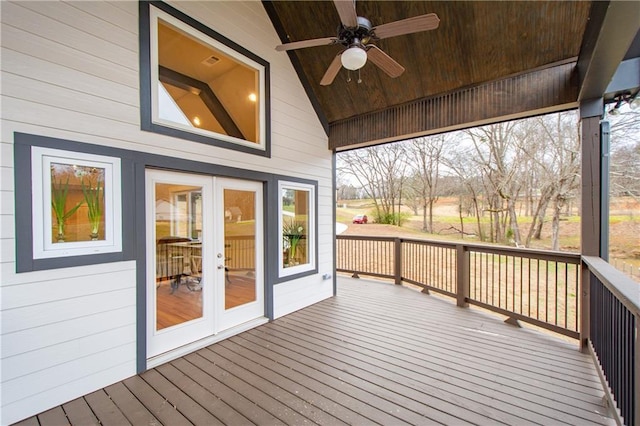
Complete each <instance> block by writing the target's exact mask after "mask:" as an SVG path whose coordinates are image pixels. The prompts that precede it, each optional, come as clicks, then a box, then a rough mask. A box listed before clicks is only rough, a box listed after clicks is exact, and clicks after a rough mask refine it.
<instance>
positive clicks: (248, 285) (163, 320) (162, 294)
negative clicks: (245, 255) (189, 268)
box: [156, 271, 256, 330]
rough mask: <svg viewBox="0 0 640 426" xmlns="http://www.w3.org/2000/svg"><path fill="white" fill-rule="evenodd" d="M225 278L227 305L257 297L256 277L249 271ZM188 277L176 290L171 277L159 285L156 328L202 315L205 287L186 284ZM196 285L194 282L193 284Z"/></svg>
mask: <svg viewBox="0 0 640 426" xmlns="http://www.w3.org/2000/svg"><path fill="white" fill-rule="evenodd" d="M227 278H228V280H227V281H226V282H225V287H224V291H225V309H231V308H233V307H236V306H240V305H244V304H245V303H249V302H252V301H254V300H256V290H255V279H254V278H253V277H251V276H249V275H247V272H246V271H231V272H229V274H228V275H227ZM187 279H188V277H183V278H182V284H181V285H179V286H178V288H177V289H176V290H175V291H173V290H172V288H171V281H170V280H163V281H161V282H160V286H159V287H158V288H157V289H156V294H157V300H156V304H157V311H156V312H157V316H156V329H157V330H162V329H163V328H166V327H171V326H173V325H176V324H181V323H183V322H186V321H190V320H193V319H196V318H200V317H201V316H202V291H200V290H196V291H192V290H191V289H189V286H188V285H187V284H186V282H187ZM192 287H193V286H192Z"/></svg>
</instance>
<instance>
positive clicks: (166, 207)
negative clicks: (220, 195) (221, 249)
mask: <svg viewBox="0 0 640 426" xmlns="http://www.w3.org/2000/svg"><path fill="white" fill-rule="evenodd" d="M155 216H156V217H155V238H156V330H162V329H164V328H167V327H171V326H175V325H178V324H182V323H184V322H187V321H191V320H194V319H196V318H201V317H202V315H203V311H202V283H201V280H202V241H201V236H202V187H198V186H188V185H175V184H166V183H157V184H156V185H155Z"/></svg>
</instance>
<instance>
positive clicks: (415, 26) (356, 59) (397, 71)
mask: <svg viewBox="0 0 640 426" xmlns="http://www.w3.org/2000/svg"><path fill="white" fill-rule="evenodd" d="M333 3H334V5H335V7H336V9H337V11H338V15H339V16H340V21H341V24H340V26H339V27H338V34H337V36H336V37H324V38H316V39H311V40H302V41H294V42H291V43H285V44H281V45H279V46H277V47H276V50H277V51H284V50H294V49H302V48H305V47H315V46H327V45H333V44H340V45H342V46H344V47H345V48H346V49H345V50H343V51H341V52H340V53H338V54H337V55H336V57H335V58H334V59H333V61H332V62H331V64H330V65H329V68H328V69H327V71H326V72H325V74H324V76H323V77H322V80H320V85H322V86H328V85H330V84H331V83H333V80H334V79H335V78H336V76H337V75H338V72H339V71H340V68H341V66H343V67H345V68H347V69H349V70H358V69H360V68H362V67H363V66H364V64H365V63H366V62H367V59H369V60H370V61H371V62H373V63H374V64H375V65H376V66H377V67H378V68H380V69H381V70H382V71H384V72H385V73H386V74H387V75H389V77H392V78H396V77H399V76H400V75H401V74H402V73H403V72H404V67H403V66H402V65H400V64H399V63H397V62H396V61H395V60H394V59H393V58H391V57H390V56H389V55H387V54H386V53H384V52H383V51H382V50H381V49H379V48H378V47H377V46H376V45H374V44H371V43H372V42H374V41H377V40H382V39H384V38H389V37H396V36H400V35H404V34H411V33H417V32H421V31H429V30H435V29H436V28H438V25H439V23H440V18H438V15H436V14H435V13H427V14H426V15H419V16H414V17H412V18H407V19H401V20H399V21H394V22H389V23H387V24H382V25H378V26H375V27H374V26H372V25H371V22H370V21H369V20H368V19H367V18H364V17H362V16H358V15H357V13H356V4H355V0H333Z"/></svg>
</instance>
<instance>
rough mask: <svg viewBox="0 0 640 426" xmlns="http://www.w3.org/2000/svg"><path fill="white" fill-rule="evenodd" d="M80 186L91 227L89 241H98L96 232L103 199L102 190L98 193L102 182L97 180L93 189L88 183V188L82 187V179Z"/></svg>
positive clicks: (98, 227) (100, 217)
mask: <svg viewBox="0 0 640 426" xmlns="http://www.w3.org/2000/svg"><path fill="white" fill-rule="evenodd" d="M80 184H81V185H82V194H84V201H85V202H86V203H87V217H88V219H89V225H90V226H91V235H90V237H91V240H92V241H95V240H97V239H98V231H99V230H100V220H101V219H102V199H103V197H104V189H103V191H102V192H100V186H101V185H102V181H101V180H100V179H99V178H98V180H97V182H96V186H95V188H93V187H92V186H91V182H89V185H88V186H85V185H84V179H83V180H81V181H80Z"/></svg>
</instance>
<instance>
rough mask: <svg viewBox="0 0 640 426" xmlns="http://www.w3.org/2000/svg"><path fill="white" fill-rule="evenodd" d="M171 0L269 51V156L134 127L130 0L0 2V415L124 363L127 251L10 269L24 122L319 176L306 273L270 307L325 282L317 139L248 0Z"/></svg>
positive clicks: (14, 413)
mask: <svg viewBox="0 0 640 426" xmlns="http://www.w3.org/2000/svg"><path fill="white" fill-rule="evenodd" d="M172 5H173V6H174V7H176V8H178V9H179V10H181V11H183V12H185V13H186V14H188V15H189V16H191V17H193V18H194V19H196V20H198V21H200V22H202V23H203V24H205V25H207V26H209V27H211V28H212V29H214V30H215V31H217V32H219V33H221V34H223V35H224V36H225V37H228V38H229V39H231V40H233V41H235V42H236V43H238V44H240V45H242V46H246V47H247V48H248V49H249V50H251V51H252V52H254V53H255V54H257V55H259V56H261V57H262V58H264V59H265V60H267V61H268V62H269V63H270V65H271V116H272V122H271V127H272V134H271V143H272V158H263V157H260V156H256V155H251V154H245V153H239V152H235V151H229V150H225V149H221V148H217V147H212V146H205V145H202V144H198V143H194V142H189V141H179V143H177V141H176V140H175V139H173V138H171V137H167V136H162V135H156V134H151V133H148V132H142V131H141V130H140V111H139V103H140V100H139V91H138V85H139V74H138V67H139V66H138V62H139V59H138V3H137V2H136V1H124V2H121V1H114V2H98V1H96V2H68V3H59V2H48V1H43V2H38V1H29V2H26V1H25V2H4V1H3V2H2V3H1V5H0V8H1V14H0V15H1V20H2V25H1V31H2V34H1V37H2V38H1V42H2V50H1V52H0V54H1V61H0V67H1V71H2V80H1V94H2V99H1V102H2V112H1V114H2V115H1V117H0V118H1V121H0V155H1V158H0V307H1V312H0V315H1V318H0V319H1V321H2V327H1V338H2V340H1V342H0V343H1V347H0V350H1V358H2V361H1V368H2V370H1V372H2V388H1V393H0V398H1V405H2V406H1V408H0V411H1V412H2V418H1V419H0V423H1V424H7V423H11V422H15V421H18V420H20V419H22V418H25V417H27V416H30V415H33V414H36V413H38V412H40V411H43V410H45V409H48V408H49V407H52V406H54V405H57V404H60V403H63V402H65V401H67V400H70V399H73V398H75V397H77V396H79V395H82V394H85V393H88V392H90V391H92V390H94V389H97V388H99V387H103V386H106V385H109V384H111V383H113V382H114V381H117V380H121V379H123V378H125V377H128V376H130V375H132V374H134V373H135V361H136V334H135V331H136V323H135V322H136V296H135V288H136V282H135V277H136V270H135V268H136V266H135V262H121V263H115V264H109V265H94V266H84V267H76V268H66V269H57V270H52V271H39V272H32V273H23V274H16V273H15V225H14V219H15V206H14V193H13V191H14V182H13V172H14V171H13V147H12V145H13V134H14V132H24V133H33V134H38V135H43V136H50V137H56V138H63V139H69V140H75V141H80V142H86V143H91V144H99V145H108V146H112V147H116V148H122V149H128V150H135V151H142V152H153V153H155V154H160V155H165V156H175V157H180V158H184V159H189V160H195V161H204V162H210V163H212V164H224V165H227V166H232V167H238V168H244V169H250V170H256V171H261V172H267V173H278V174H284V175H291V176H297V177H301V178H307V179H313V180H317V181H318V183H319V187H318V196H319V205H318V212H319V220H318V223H319V227H320V232H319V235H318V240H319V241H318V243H319V244H318V245H319V264H318V268H319V274H318V275H314V276H311V277H307V278H303V279H299V280H295V281H290V282H287V283H283V284H279V285H277V286H276V287H275V289H274V294H275V305H274V310H275V313H276V315H277V316H281V315H284V314H286V313H288V312H292V311H294V310H297V309H299V308H301V307H303V306H305V305H307V304H310V303H314V302H316V301H319V300H322V299H324V298H326V297H329V296H331V294H332V280H325V281H323V280H322V279H321V275H322V274H323V273H332V265H333V259H332V239H333V235H332V229H333V228H332V212H333V193H332V188H331V164H332V160H331V153H330V151H328V149H327V137H326V135H325V134H324V131H323V130H322V126H321V124H320V123H319V121H318V119H317V116H316V115H315V112H314V111H313V108H312V106H311V103H310V102H309V100H308V99H307V98H306V95H305V92H304V90H303V88H302V85H301V84H300V83H299V81H298V79H297V76H296V74H295V72H294V70H293V67H292V66H291V63H290V62H289V59H288V56H287V55H286V54H285V53H279V52H276V51H275V49H274V47H275V46H276V45H277V44H279V39H278V37H277V35H276V33H275V31H274V29H273V27H272V25H271V23H270V21H269V19H268V17H267V14H266V12H265V11H264V8H263V6H262V4H261V3H260V2H257V1H252V2H177V3H173V4H172Z"/></svg>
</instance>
